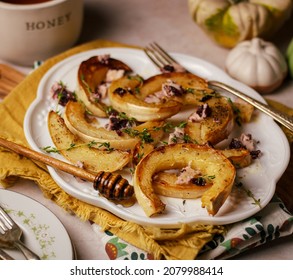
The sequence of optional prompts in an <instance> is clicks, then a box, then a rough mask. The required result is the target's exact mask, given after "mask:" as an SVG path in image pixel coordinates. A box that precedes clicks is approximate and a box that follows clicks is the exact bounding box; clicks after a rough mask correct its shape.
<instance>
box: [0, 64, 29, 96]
mask: <svg viewBox="0 0 293 280" xmlns="http://www.w3.org/2000/svg"><path fill="white" fill-rule="evenodd" d="M24 78H25V75H24V74H23V73H21V72H20V71H18V70H16V69H14V68H12V67H11V66H9V65H6V64H0V97H1V98H3V97H5V96H6V95H7V94H8V93H9V92H10V91H11V90H13V89H14V88H15V87H16V86H17V85H18V84H19V83H20V82H21V81H22V80H23V79H24Z"/></svg>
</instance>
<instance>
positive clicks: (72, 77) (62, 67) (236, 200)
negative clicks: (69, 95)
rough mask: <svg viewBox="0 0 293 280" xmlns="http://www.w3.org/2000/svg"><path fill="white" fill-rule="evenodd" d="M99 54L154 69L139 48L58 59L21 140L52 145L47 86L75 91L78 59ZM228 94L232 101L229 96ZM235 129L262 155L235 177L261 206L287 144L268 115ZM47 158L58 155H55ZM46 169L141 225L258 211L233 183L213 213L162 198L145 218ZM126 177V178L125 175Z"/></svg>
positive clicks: (213, 73) (212, 71)
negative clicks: (157, 210) (157, 211)
mask: <svg viewBox="0 0 293 280" xmlns="http://www.w3.org/2000/svg"><path fill="white" fill-rule="evenodd" d="M99 54H110V55H111V57H113V58H116V59H119V60H122V61H124V62H125V63H127V64H128V65H129V66H130V67H131V68H132V69H133V70H134V71H135V72H136V73H138V74H140V75H141V76H143V77H145V78H146V77H149V76H151V75H153V74H157V73H159V72H158V70H157V69H156V68H155V66H154V65H153V64H152V63H151V62H150V61H149V59H148V58H147V56H146V55H145V54H144V53H143V51H141V50H136V49H128V48H103V49H95V50H90V51H86V52H83V53H80V54H77V55H73V56H71V57H69V58H67V59H65V60H63V61H61V62H59V63H58V64H56V65H55V66H53V67H52V68H51V69H50V70H49V71H48V72H47V73H46V74H45V75H44V77H43V78H42V80H41V82H40V84H39V88H38V92H37V98H36V99H35V100H34V102H33V103H32V104H31V106H30V108H29V110H28V111H27V114H26V116H25V121H24V131H25V135H26V138H27V141H28V143H29V144H30V145H31V147H32V148H33V149H35V150H36V151H41V147H45V146H53V143H52V141H51V138H50V135H49V132H48V129H47V115H48V112H49V111H50V110H51V109H56V104H55V102H54V101H53V100H52V98H51V96H50V93H49V92H50V88H51V86H52V84H53V83H54V82H56V81H62V82H64V83H65V84H66V85H67V86H68V87H69V89H71V90H75V88H76V83H77V78H76V77H77V69H78V66H79V64H80V63H81V62H82V61H83V60H86V59H88V58H89V57H91V56H94V55H99ZM172 55H173V56H174V57H175V58H176V59H177V60H178V61H179V62H180V63H181V64H182V65H183V66H185V67H186V68H187V69H189V70H190V71H191V72H193V73H195V74H197V75H199V76H201V77H203V78H206V79H209V80H212V79H213V80H218V81H221V82H224V83H227V84H229V85H230V86H232V87H235V88H236V89H238V90H240V91H243V92H245V93H246V94H248V95H250V96H252V97H254V98H256V99H258V100H260V101H263V102H264V99H263V98H262V97H261V96H260V95H259V94H258V93H257V92H255V91H254V90H252V89H251V88H249V87H247V86H245V85H244V84H241V83H239V82H237V81H236V80H233V79H231V78H230V77H229V76H228V75H227V74H226V73H225V72H224V71H222V70H221V69H219V68H217V67H216V66H214V65H212V64H210V63H208V62H206V61H203V60H201V59H198V58H195V57H191V56H187V55H183V54H178V53H173V54H172ZM231 98H232V99H233V97H231ZM58 109H60V107H59V108H58ZM241 132H245V133H251V134H252V136H253V137H254V138H255V139H256V140H258V141H259V145H258V148H259V149H260V150H261V151H262V156H261V157H260V158H259V159H257V160H255V161H254V163H253V164H252V165H251V166H249V167H247V168H245V169H242V170H239V171H238V177H239V178H241V182H242V183H243V185H244V186H245V188H247V189H249V190H250V191H251V192H252V193H253V196H254V197H255V198H256V199H259V201H260V204H261V207H264V206H265V205H267V203H268V202H269V201H270V199H271V198H272V196H273V194H274V192H275V187H276V182H277V181H278V179H279V178H280V176H281V175H282V174H283V172H284V171H285V169H286V167H287V165H288V163H289V156H290V153H289V144H288V141H287V139H286V136H285V135H284V133H283V132H282V130H281V129H280V128H279V126H278V125H277V124H276V123H275V122H274V121H273V120H272V119H271V118H270V117H268V116H266V115H265V114H263V113H260V112H257V114H256V118H255V119H254V120H253V121H252V122H251V123H249V124H245V125H243V126H242V127H241V129H236V130H235V131H234V132H233V133H234V134H232V135H231V137H232V136H239V133H241ZM52 156H56V157H57V158H59V159H62V158H61V157H60V156H58V155H52ZM63 160H64V159H63ZM49 172H50V174H51V176H52V177H53V179H54V180H55V181H56V183H57V184H58V185H59V186H60V187H61V188H62V189H63V190H64V191H66V192H67V193H69V194H70V195H72V196H74V197H76V198H78V199H80V200H82V201H85V202H88V203H90V204H93V205H96V206H99V207H101V208H104V209H106V210H108V211H110V212H111V213H113V214H115V215H117V216H118V217H121V218H122V219H125V220H128V221H133V222H136V223H138V224H141V225H153V226H160V227H165V228H174V227H178V225H179V224H181V223H190V224H192V223H198V222H200V223H209V224H218V225H220V224H229V223H234V222H237V221H240V220H242V219H245V218H248V217H249V216H251V215H253V214H255V213H257V212H258V211H259V210H260V207H259V206H257V205H255V204H254V201H253V200H252V198H250V197H248V196H247V195H246V194H244V192H243V191H240V190H239V189H237V188H236V187H235V188H234V190H233V191H232V193H231V195H230V197H229V198H228V199H227V200H226V202H225V204H224V205H223V206H222V207H221V209H220V211H219V212H218V213H217V215H215V216H210V215H208V214H207V211H206V210H205V209H203V208H201V203H200V199H190V200H183V199H176V198H167V197H162V200H163V202H165V203H166V205H167V206H166V211H165V213H164V214H162V215H159V216H157V217H152V218H149V217H146V215H145V214H144V212H143V210H142V209H141V207H140V206H139V205H138V204H137V203H135V204H134V205H133V206H131V207H128V208H126V207H123V206H120V205H116V204H114V203H112V202H110V201H108V200H107V199H105V198H103V197H100V196H99V195H98V193H97V191H95V190H93V187H92V184H91V183H87V182H85V183H81V182H79V181H77V180H76V179H74V178H73V176H71V175H69V174H66V173H64V172H61V171H58V170H55V169H53V168H51V167H49ZM128 179H129V181H130V182H131V178H130V177H129V178H128Z"/></svg>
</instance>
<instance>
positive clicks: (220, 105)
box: [185, 95, 234, 145]
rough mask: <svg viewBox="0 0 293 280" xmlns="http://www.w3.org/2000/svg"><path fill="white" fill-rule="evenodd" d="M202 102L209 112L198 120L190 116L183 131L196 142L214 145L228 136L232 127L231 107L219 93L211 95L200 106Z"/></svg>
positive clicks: (232, 115)
mask: <svg viewBox="0 0 293 280" xmlns="http://www.w3.org/2000/svg"><path fill="white" fill-rule="evenodd" d="M203 104H207V106H208V108H209V110H210V112H209V114H208V115H207V116H206V117H205V118H203V119H202V120H199V121H196V120H195V121H194V120H193V119H192V118H191V116H190V117H189V119H188V121H187V124H186V127H185V133H186V134H188V135H189V136H190V137H191V138H192V139H193V140H195V141H196V143H198V144H201V145H203V144H207V143H211V144H212V145H215V144H217V143H219V142H221V141H223V140H225V139H226V138H228V136H229V134H230V133H231V131H232V129H233V127H234V114H233V108H232V106H231V102H230V101H229V100H228V99H227V98H226V97H223V96H220V95H217V96H213V97H211V98H210V99H208V100H207V101H206V102H205V103H202V105H201V106H203ZM195 112H196V110H195Z"/></svg>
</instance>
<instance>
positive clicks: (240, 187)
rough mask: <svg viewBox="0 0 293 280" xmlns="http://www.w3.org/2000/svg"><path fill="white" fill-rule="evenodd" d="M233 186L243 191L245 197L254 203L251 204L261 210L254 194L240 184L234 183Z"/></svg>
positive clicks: (258, 200)
mask: <svg viewBox="0 0 293 280" xmlns="http://www.w3.org/2000/svg"><path fill="white" fill-rule="evenodd" d="M235 186H236V187H237V188H239V189H241V190H243V191H244V192H245V193H246V195H247V196H248V197H250V198H252V200H253V201H254V202H253V203H252V204H253V205H257V206H258V207H259V208H260V209H261V204H260V199H256V198H255V196H254V194H253V193H252V191H251V190H249V189H247V188H245V187H244V185H243V183H242V182H237V183H235Z"/></svg>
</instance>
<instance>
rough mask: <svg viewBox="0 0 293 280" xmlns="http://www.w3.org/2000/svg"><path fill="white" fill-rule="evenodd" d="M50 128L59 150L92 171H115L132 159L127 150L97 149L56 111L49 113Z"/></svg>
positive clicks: (74, 162)
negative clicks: (72, 129) (75, 133)
mask: <svg viewBox="0 0 293 280" xmlns="http://www.w3.org/2000/svg"><path fill="white" fill-rule="evenodd" d="M48 128H49V133H50V135H51V138H52V141H53V143H54V145H55V146H56V148H57V150H58V151H59V153H60V154H61V155H63V156H64V157H65V158H66V159H67V160H68V161H69V162H71V163H73V164H75V165H79V164H82V167H83V168H84V169H86V170H88V171H91V172H94V173H96V172H99V171H108V172H113V171H116V170H120V169H122V168H123V167H124V166H125V165H127V164H128V162H129V161H130V154H129V153H128V152H125V151H120V150H113V151H107V150H102V149H96V148H93V147H91V146H90V145H88V143H85V142H83V141H82V140H80V139H79V138H78V137H77V136H76V135H74V134H72V133H71V132H70V130H69V129H68V128H67V127H66V125H65V123H64V120H63V118H62V117H61V116H59V115H58V114H57V113H56V112H54V111H50V112H49V115H48Z"/></svg>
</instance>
